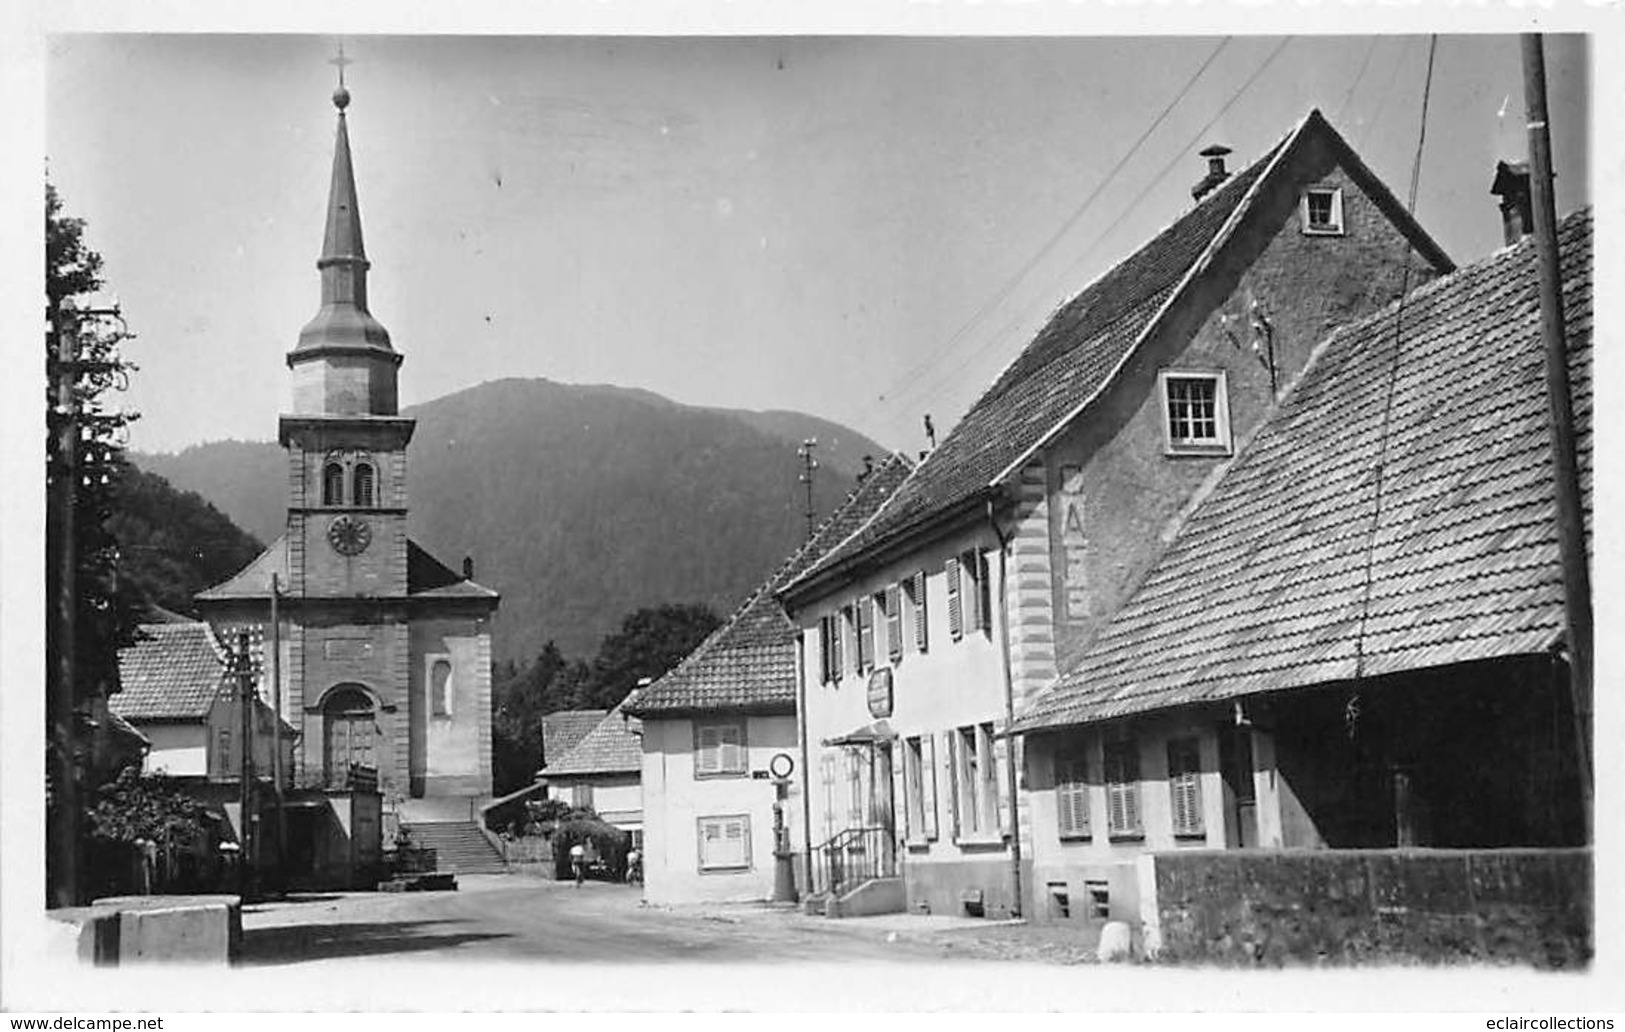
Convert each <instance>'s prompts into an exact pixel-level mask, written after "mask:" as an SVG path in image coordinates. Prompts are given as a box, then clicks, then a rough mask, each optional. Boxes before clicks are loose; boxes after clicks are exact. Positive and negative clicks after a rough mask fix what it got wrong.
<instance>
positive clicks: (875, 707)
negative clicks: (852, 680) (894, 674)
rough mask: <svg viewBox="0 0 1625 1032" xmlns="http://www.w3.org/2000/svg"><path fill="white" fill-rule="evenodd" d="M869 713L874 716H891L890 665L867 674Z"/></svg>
mask: <svg viewBox="0 0 1625 1032" xmlns="http://www.w3.org/2000/svg"><path fill="white" fill-rule="evenodd" d="M869 713H870V714H871V715H872V716H876V717H889V716H891V667H882V668H881V669H879V670H876V671H875V672H874V673H872V674H870V675H869Z"/></svg>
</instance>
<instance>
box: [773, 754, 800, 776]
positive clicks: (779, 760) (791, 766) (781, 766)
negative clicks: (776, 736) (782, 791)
mask: <svg viewBox="0 0 1625 1032" xmlns="http://www.w3.org/2000/svg"><path fill="white" fill-rule="evenodd" d="M795 769H796V761H795V759H794V758H793V757H792V756H791V755H790V754H789V753H787V752H781V753H779V754H778V755H776V756H774V757H773V758H772V759H771V760H768V761H767V770H768V773H770V774H772V775H773V776H774V777H776V778H787V777H789V776H790V774H791V772H793V771H794V770H795Z"/></svg>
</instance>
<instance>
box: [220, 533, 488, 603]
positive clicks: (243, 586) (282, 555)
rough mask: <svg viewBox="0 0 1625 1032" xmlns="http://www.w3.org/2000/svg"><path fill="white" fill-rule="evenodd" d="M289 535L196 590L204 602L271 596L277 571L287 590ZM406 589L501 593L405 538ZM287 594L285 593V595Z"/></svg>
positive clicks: (427, 594) (437, 594)
mask: <svg viewBox="0 0 1625 1032" xmlns="http://www.w3.org/2000/svg"><path fill="white" fill-rule="evenodd" d="M288 568H289V567H288V536H287V535H286V534H284V535H282V536H281V537H279V538H277V539H276V540H275V541H273V542H271V544H270V547H268V548H266V550H265V551H263V552H261V553H260V554H259V555H258V556H256V557H255V558H254V561H253V562H251V563H249V564H248V565H247V566H245V567H243V568H242V569H241V570H239V571H237V573H236V574H234V575H233V576H232V577H231V578H230V579H229V580H226V581H223V582H222V583H220V584H216V585H215V586H214V587H212V588H208V589H207V590H204V591H200V592H198V593H197V598H198V599H200V600H201V601H204V602H212V601H217V600H221V599H259V598H266V599H268V598H270V597H271V575H272V574H276V576H277V581H278V583H279V584H280V585H281V590H282V591H283V592H284V593H286V592H287V590H288V585H289V584H290V583H291V582H292V579H291V578H290V577H289V575H288ZM406 593H407V594H408V595H411V596H414V597H417V598H474V599H489V600H492V601H495V600H496V599H497V598H498V597H499V596H498V594H497V593H496V592H495V591H493V590H491V589H490V588H488V587H486V586H485V585H483V584H478V583H475V582H474V581H472V580H468V579H465V578H464V577H463V576H462V575H461V574H458V573H456V572H455V571H453V570H452V569H451V568H450V567H449V566H447V565H446V564H445V563H442V562H441V561H440V560H438V559H436V558H435V557H434V556H433V555H431V554H429V551H428V550H427V549H425V548H424V547H423V546H422V545H419V544H418V543H417V542H416V541H411V540H408V541H407V542H406ZM283 597H284V598H287V597H289V596H287V595H286V594H284V596H283Z"/></svg>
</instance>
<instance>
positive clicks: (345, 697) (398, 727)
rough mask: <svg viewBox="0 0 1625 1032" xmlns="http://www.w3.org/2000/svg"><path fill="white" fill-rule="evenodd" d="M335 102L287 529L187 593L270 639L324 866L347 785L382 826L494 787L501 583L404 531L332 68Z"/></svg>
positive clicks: (294, 418) (302, 340) (296, 831)
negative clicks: (370, 805)
mask: <svg viewBox="0 0 1625 1032" xmlns="http://www.w3.org/2000/svg"><path fill="white" fill-rule="evenodd" d="M333 103H334V105H335V106H336V107H337V108H338V128H337V137H336V142H335V146H334V152H333V176H332V185H331V188H330V193H329V196H328V204H327V220H326V228H325V235H324V238H323V243H322V252H321V257H320V258H319V259H318V260H317V262H316V268H317V269H318V270H319V272H320V277H321V307H320V309H319V310H318V311H317V313H316V315H315V317H314V318H313V319H311V320H310V322H309V323H307V324H306V325H305V327H304V329H303V330H302V331H301V332H300V334H299V340H298V343H297V344H296V346H295V347H294V348H293V350H291V351H289V352H288V353H287V357H286V360H287V366H288V369H289V372H290V378H291V381H292V404H291V411H288V412H287V413H285V414H284V415H282V416H281V417H280V419H279V425H278V439H279V441H280V443H281V445H282V447H283V448H284V449H285V450H286V453H287V467H286V468H287V522H286V530H285V532H284V533H283V535H282V536H281V537H280V538H278V539H277V540H276V542H275V543H273V544H272V545H271V546H270V547H269V548H268V549H267V550H266V551H265V552H264V553H263V554H261V555H260V556H259V557H258V558H256V559H255V560H254V561H253V562H252V563H250V564H249V565H248V566H247V567H246V568H245V569H243V570H242V571H241V572H239V573H238V574H237V575H236V576H234V577H232V578H230V579H229V580H227V581H225V582H224V583H222V584H219V585H216V586H215V587H213V588H210V589H208V590H206V591H203V592H201V593H199V594H198V595H197V603H198V607H199V611H200V612H201V614H202V616H203V619H204V620H205V621H206V622H207V623H208V624H209V625H210V626H211V627H213V628H214V630H215V632H216V634H217V635H218V636H219V637H220V638H221V639H222V640H227V639H228V632H229V630H230V629H232V628H238V627H243V626H255V627H263V628H264V629H265V630H264V640H265V642H266V643H267V646H268V647H269V646H270V643H271V642H273V641H274V642H275V643H276V649H277V667H278V671H279V680H280V682H281V683H280V704H281V715H282V716H283V718H284V719H285V720H286V721H287V722H288V724H290V725H291V726H292V727H293V728H295V729H296V733H297V741H296V743H295V745H294V748H293V769H292V770H291V771H290V772H288V775H287V776H286V779H285V780H286V781H287V783H288V784H289V786H290V787H291V788H292V789H294V790H295V797H296V798H294V800H293V801H292V802H291V803H290V806H289V817H290V820H289V842H288V846H289V861H290V863H291V864H292V865H293V866H294V867H295V868H296V869H297V868H298V867H300V866H301V865H302V864H304V865H314V866H316V867H329V866H331V865H330V864H328V863H324V862H323V861H322V859H321V857H319V856H316V855H314V854H316V853H324V852H326V851H327V850H325V849H324V848H323V847H321V846H320V844H319V840H320V839H321V838H322V833H321V831H320V830H319V829H320V827H322V826H326V827H329V828H330V827H331V826H332V821H331V820H330V819H329V814H328V813H327V812H325V811H331V813H332V815H334V816H337V817H338V823H339V824H340V825H347V822H346V820H345V817H344V812H345V811H346V810H351V809H352V807H351V806H350V801H349V799H348V798H347V797H350V796H353V795H354V794H356V793H361V794H370V793H371V792H372V791H373V790H374V789H373V786H374V785H376V792H377V794H378V795H379V796H380V797H381V802H382V815H381V816H382V825H383V831H384V832H385V833H387V832H388V831H389V829H390V826H391V825H392V824H393V823H394V822H396V821H398V822H399V823H402V824H413V823H415V822H426V821H448V820H460V821H469V820H471V819H472V818H473V816H474V813H475V810H476V808H477V807H478V806H479V805H480V804H481V803H483V802H485V801H486V800H488V799H489V798H490V794H491V629H490V627H491V619H492V617H493V616H494V615H495V613H496V609H497V604H498V595H497V593H496V592H495V591H492V590H491V589H489V588H486V587H484V586H482V585H480V584H478V583H476V582H475V581H474V579H473V562H472V560H470V559H464V560H463V562H462V569H461V571H456V570H453V569H452V568H450V567H448V566H446V565H445V564H443V563H441V562H440V561H439V560H437V559H436V558H435V557H434V556H432V555H430V554H429V553H428V552H427V551H426V550H425V549H423V548H422V547H420V546H419V545H418V544H417V543H416V542H414V541H412V540H410V539H409V538H408V536H407V512H408V504H409V497H408V478H407V444H408V443H409V442H410V441H411V439H412V431H413V428H414V425H415V420H413V419H411V418H408V417H403V416H402V415H400V413H399V410H398V404H397V377H398V374H399V370H400V366H401V361H402V358H403V356H402V354H401V353H400V352H398V351H396V350H395V349H394V347H393V346H392V344H391V342H390V335H389V332H388V331H387V330H386V329H385V328H384V326H383V325H382V324H381V323H380V322H379V321H378V320H377V319H376V318H374V317H373V315H372V313H371V312H370V311H369V310H368V306H367V272H368V269H369V267H370V263H369V262H368V260H367V255H366V249H365V247H364V246H363V244H362V237H361V212H360V208H359V206H358V203H357V196H356V184H355V174H354V170H353V168H352V165H351V160H350V140H349V131H348V126H347V123H346V117H345V109H346V108H347V107H348V106H349V103H350V94H349V91H348V90H347V89H346V88H345V87H344V85H343V82H342V79H341V81H340V85H339V88H338V89H337V90H336V91H335V92H334V94H333ZM273 593H275V597H276V605H275V611H276V627H275V630H274V633H273V629H272V627H271V619H272V611H273V602H272V600H273ZM262 694H264V695H266V696H267V697H269V696H270V695H271V693H270V692H266V691H264V689H263V688H262ZM339 797H346V798H345V799H344V800H341V799H340V798H339ZM324 799H325V800H326V801H325V802H324ZM329 804H331V805H329ZM302 811H314V815H313V816H312V817H311V819H310V821H308V822H307V821H306V820H303V819H297V818H299V815H300V813H301V812H302ZM306 823H311V824H312V827H309V828H306V827H304V825H305V824H306ZM369 823H370V822H369ZM351 831H352V834H350V835H349V836H348V837H351V838H354V837H357V836H358V835H359V834H360V831H359V829H351ZM371 834H372V835H376V834H377V832H376V831H374V832H372V833H371ZM312 838H314V839H316V840H317V841H311V839H312ZM302 854H303V856H302Z"/></svg>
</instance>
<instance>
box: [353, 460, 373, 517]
mask: <svg viewBox="0 0 1625 1032" xmlns="http://www.w3.org/2000/svg"><path fill="white" fill-rule="evenodd" d="M354 477H355V503H354V504H356V505H358V506H362V507H364V508H371V507H372V465H371V464H370V463H366V462H358V463H356V467H355V474H354Z"/></svg>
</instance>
